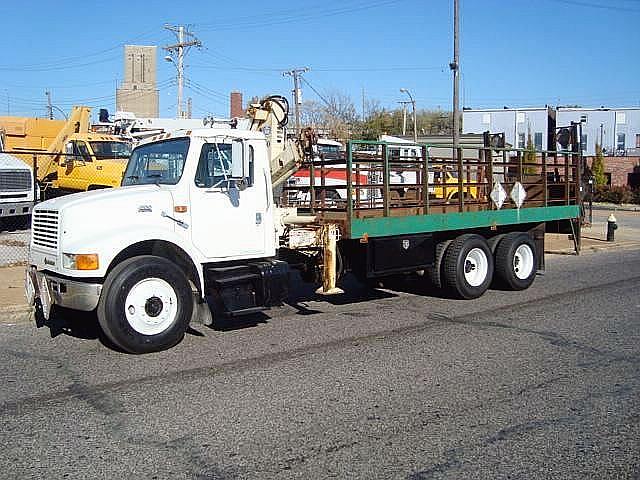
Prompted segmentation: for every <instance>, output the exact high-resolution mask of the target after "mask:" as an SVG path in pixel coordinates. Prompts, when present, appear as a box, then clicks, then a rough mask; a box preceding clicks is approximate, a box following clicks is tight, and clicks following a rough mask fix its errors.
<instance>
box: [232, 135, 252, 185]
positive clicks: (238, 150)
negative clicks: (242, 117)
mask: <svg viewBox="0 0 640 480" xmlns="http://www.w3.org/2000/svg"><path fill="white" fill-rule="evenodd" d="M248 174H249V155H248V149H246V148H245V145H244V142H243V141H242V140H234V141H233V143H232V144H231V178H232V179H234V180H244V179H245V178H246V177H247V176H248Z"/></svg>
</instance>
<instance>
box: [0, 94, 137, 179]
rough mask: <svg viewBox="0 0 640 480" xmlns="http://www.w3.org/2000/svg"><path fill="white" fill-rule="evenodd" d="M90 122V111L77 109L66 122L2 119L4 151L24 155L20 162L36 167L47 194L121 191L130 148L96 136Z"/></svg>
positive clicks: (106, 136) (108, 137)
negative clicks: (100, 190)
mask: <svg viewBox="0 0 640 480" xmlns="http://www.w3.org/2000/svg"><path fill="white" fill-rule="evenodd" d="M90 118H91V108H89V107H84V106H76V107H73V108H72V109H71V113H70V115H69V118H68V119H67V120H66V121H60V120H43V119H36V118H23V117H0V125H4V127H5V130H6V141H7V145H6V146H5V148H6V149H7V150H8V151H11V152H12V153H14V154H19V152H20V151H23V152H25V153H22V154H19V156H20V157H21V158H22V159H23V160H24V161H25V162H26V163H27V164H29V165H32V166H34V167H37V173H38V180H39V181H40V183H41V186H43V187H44V188H45V191H46V190H48V189H49V188H53V189H56V190H63V191H85V190H95V189H99V188H108V187H116V186H119V185H120V182H121V180H122V174H123V172H124V169H125V168H126V166H127V161H128V159H129V156H130V154H131V144H130V142H128V141H127V140H126V139H124V138H122V137H119V136H115V135H110V134H104V133H94V132H92V131H91V128H90ZM56 132H57V133H56ZM54 133H55V137H53V138H51V137H52V136H53V134H54ZM27 152H28V153H27ZM40 152H41V153H40ZM34 157H35V162H34ZM34 163H36V164H37V165H33V164H34Z"/></svg>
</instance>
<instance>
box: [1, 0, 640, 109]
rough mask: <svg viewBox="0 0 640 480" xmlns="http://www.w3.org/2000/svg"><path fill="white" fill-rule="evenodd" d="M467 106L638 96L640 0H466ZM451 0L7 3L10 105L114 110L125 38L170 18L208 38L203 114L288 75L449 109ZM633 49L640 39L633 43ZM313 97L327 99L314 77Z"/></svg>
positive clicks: (144, 39)
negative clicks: (302, 70) (233, 95)
mask: <svg viewBox="0 0 640 480" xmlns="http://www.w3.org/2000/svg"><path fill="white" fill-rule="evenodd" d="M460 3H461V13H462V15H461V68H462V80H463V89H462V90H463V95H462V97H463V101H464V104H465V106H469V107H475V108H482V107H502V106H505V105H506V106H512V107H513V106H539V105H545V104H550V105H555V104H558V103H560V104H565V105H566V104H580V105H584V106H600V105H606V106H638V105H640V82H639V80H640V66H639V65H640V62H638V60H637V45H638V44H640V29H639V28H638V24H639V21H640V0H535V1H532V0H528V1H527V0H460ZM452 5H453V0H422V1H421V0H369V1H364V0H342V1H341V2H328V1H324V2H323V1H319V0H297V1H295V2H294V1H277V0H276V1H272V2H264V1H254V0H244V1H242V2H226V1H215V0H209V1H207V2H200V1H183V2H175V1H165V0H159V1H153V2H152V1H146V2H142V1H137V0H132V1H129V2H110V3H109V2H91V1H88V2H83V3H80V2H75V1H64V0H62V1H56V2H51V1H28V0H25V1H23V2H22V3H19V2H2V4H1V5H0V18H2V19H3V22H2V24H3V38H4V39H5V42H7V43H6V44H5V47H4V48H3V49H2V60H0V115H4V114H6V113H8V112H9V113H10V114H11V115H37V116H42V115H44V113H45V104H46V98H45V94H44V92H45V90H47V89H49V90H51V92H52V96H53V103H54V105H56V106H57V107H58V108H60V109H62V110H68V109H69V108H70V106H71V105H74V104H85V105H90V106H93V107H95V108H96V109H97V108H100V107H104V108H108V109H109V110H110V111H113V110H114V109H115V88H116V84H117V82H118V81H119V80H120V79H121V78H122V74H123V59H122V57H123V49H122V45H124V44H126V43H131V44H146V45H158V46H160V47H161V46H163V45H166V44H169V43H173V42H174V40H175V39H174V37H173V36H172V34H171V33H170V32H168V31H166V30H164V29H163V25H164V24H166V23H171V24H188V25H190V28H191V30H192V31H193V32H194V33H195V34H196V35H197V36H198V38H199V39H200V40H201V41H202V42H203V45H204V47H203V48H202V49H201V50H196V49H192V50H191V51H190V52H189V54H188V57H187V62H186V64H187V70H186V75H187V77H188V79H189V81H190V87H188V88H187V90H186V96H191V97H193V105H194V116H203V115H205V114H208V113H212V114H215V115H218V116H226V115H228V110H229V106H228V93H229V92H230V91H231V90H240V91H242V92H243V93H244V95H245V99H247V98H249V97H251V96H254V95H255V96H263V95H266V94H275V93H277V94H285V95H289V93H290V90H291V79H290V78H289V77H283V75H282V71H284V70H286V69H290V68H292V67H300V66H308V67H310V68H311V70H310V71H309V72H308V73H306V74H305V78H306V79H307V80H308V82H309V84H311V85H312V86H313V87H314V88H315V90H317V91H318V92H319V93H321V94H323V95H327V94H330V93H332V92H340V93H342V94H346V95H348V96H350V97H351V98H352V99H353V101H354V103H355V105H356V106H357V107H358V111H360V108H361V107H360V106H361V103H362V91H363V89H364V93H365V96H366V97H367V98H372V99H375V100H377V101H378V102H379V103H380V104H381V105H382V106H384V107H388V108H395V107H396V106H397V105H398V104H397V102H398V101H399V100H403V95H402V94H401V93H400V92H399V89H400V88H401V87H404V88H407V89H409V90H410V91H411V93H412V94H413V96H414V97H415V98H416V101H417V104H418V108H443V109H450V108H451V95H452V81H451V73H450V72H449V69H448V64H449V62H450V61H451V58H452V55H453V33H452V32H453V27H452V24H453V23H452ZM634 46H635V47H634ZM163 55H164V53H163V52H162V51H160V52H159V59H158V60H159V61H158V66H159V67H158V81H159V86H160V114H161V116H168V117H171V116H174V115H175V102H176V100H175V99H176V88H175V69H174V67H173V66H172V65H171V64H169V63H167V62H164V61H162V56H163ZM303 95H304V98H305V99H314V100H319V98H318V97H317V95H316V94H315V93H314V92H313V90H312V89H311V88H309V87H308V86H307V85H303Z"/></svg>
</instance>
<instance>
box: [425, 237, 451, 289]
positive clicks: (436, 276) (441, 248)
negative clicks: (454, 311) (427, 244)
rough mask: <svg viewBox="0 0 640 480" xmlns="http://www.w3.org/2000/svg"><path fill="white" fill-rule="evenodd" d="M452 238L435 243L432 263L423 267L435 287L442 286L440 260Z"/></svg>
mask: <svg viewBox="0 0 640 480" xmlns="http://www.w3.org/2000/svg"><path fill="white" fill-rule="evenodd" d="M451 242H452V240H445V241H444V242H440V243H438V244H437V245H436V253H435V256H434V257H435V258H434V261H433V265H432V266H431V267H428V268H426V269H425V272H426V273H427V277H429V280H430V281H431V283H432V284H433V286H434V287H436V288H442V260H443V258H444V254H445V252H446V251H447V248H448V247H449V245H450V244H451Z"/></svg>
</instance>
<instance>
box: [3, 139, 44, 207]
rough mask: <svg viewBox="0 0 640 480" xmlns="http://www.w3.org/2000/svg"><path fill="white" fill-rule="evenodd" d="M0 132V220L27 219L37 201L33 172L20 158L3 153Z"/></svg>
mask: <svg viewBox="0 0 640 480" xmlns="http://www.w3.org/2000/svg"><path fill="white" fill-rule="evenodd" d="M3 151H4V142H3V135H2V131H0V218H2V219H5V220H6V219H8V218H11V219H14V218H26V217H28V216H29V215H31V210H32V208H33V205H34V204H35V201H36V200H37V198H36V197H37V188H36V187H35V185H34V177H33V170H32V169H31V167H29V166H28V165H27V164H26V163H24V162H23V161H22V160H20V159H19V158H17V157H15V156H13V155H10V154H8V153H3Z"/></svg>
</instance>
